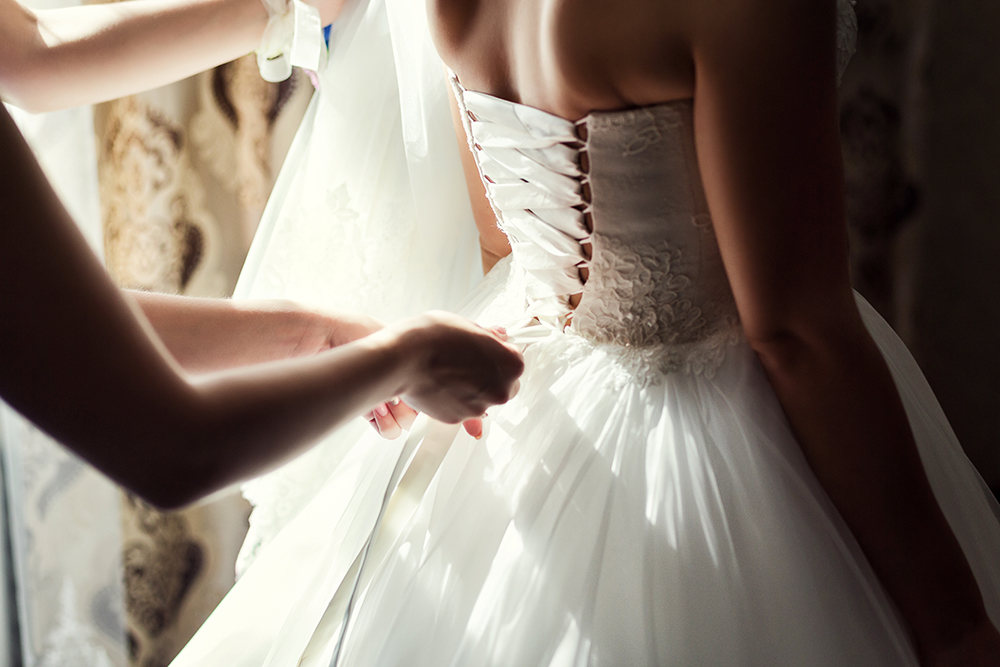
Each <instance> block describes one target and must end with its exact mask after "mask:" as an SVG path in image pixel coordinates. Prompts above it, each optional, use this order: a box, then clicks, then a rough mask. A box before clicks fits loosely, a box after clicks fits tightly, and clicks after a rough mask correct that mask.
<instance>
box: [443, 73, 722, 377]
mask: <svg viewBox="0 0 1000 667" xmlns="http://www.w3.org/2000/svg"><path fill="white" fill-rule="evenodd" d="M456 88H457V91H458V94H459V97H460V102H461V106H462V107H463V109H464V112H465V117H466V121H467V122H466V129H467V131H468V134H469V138H470V145H471V147H472V149H473V152H474V154H475V156H476V161H477V163H478V165H479V168H480V173H481V174H482V177H483V181H484V183H485V184H486V188H487V193H488V196H489V198H490V201H491V203H492V204H493V207H494V209H495V210H496V213H497V216H498V220H499V223H500V226H501V228H502V229H503V230H504V232H505V233H506V234H507V236H508V238H509V240H510V243H511V248H512V250H513V255H514V260H515V261H516V262H517V263H518V264H520V266H522V267H523V268H524V269H525V270H526V271H527V273H528V274H529V283H528V288H527V297H528V301H529V306H528V312H529V314H530V315H532V316H534V317H536V318H538V319H539V320H541V321H543V322H547V323H548V324H549V325H550V326H553V327H554V328H558V329H566V330H567V331H570V332H573V333H576V334H578V335H580V336H582V337H583V338H585V339H587V340H589V341H591V342H593V343H595V344H599V345H610V346H616V347H619V348H623V349H626V350H627V353H628V354H630V355H633V356H638V357H639V358H638V359H637V361H640V362H641V364H640V365H641V366H644V367H648V368H649V369H651V370H654V371H655V372H656V373H669V372H673V371H677V370H688V371H690V370H696V371H708V372H711V371H712V370H713V369H714V367H715V366H716V365H717V363H718V362H719V361H721V359H722V356H723V355H722V354H720V352H721V349H720V348H722V347H723V346H724V344H725V343H727V342H731V341H733V340H735V339H736V338H737V336H736V335H735V332H736V331H737V330H738V320H737V315H736V306H735V303H734V302H733V297H732V293H731V291H730V289H729V284H728V281H727V279H726V274H725V271H724V269H723V266H722V260H721V257H720V255H719V249H718V244H717V242H716V239H715V234H714V231H713V228H712V220H711V216H710V215H709V213H708V207H707V205H706V203H705V197H704V192H703V190H702V185H701V180H700V176H699V173H698V168H697V160H696V157H695V152H694V135H693V132H692V113H691V112H692V107H691V102H690V101H688V100H682V101H678V102H670V103H666V104H661V105H657V106H653V107H647V108H642V109H636V110H628V111H613V112H599V113H591V114H589V115H588V116H587V117H586V118H584V119H583V120H581V121H578V122H576V123H573V122H570V121H568V120H565V119H563V118H559V117H558V116H554V115H552V114H549V113H547V112H544V111H541V110H539V109H535V108H532V107H528V106H524V105H520V104H515V103H512V102H508V101H506V100H501V99H498V98H496V97H493V96H490V95H485V94H482V93H476V92H472V91H465V90H464V89H462V88H461V86H460V85H458V84H457V80H456ZM586 243H590V244H591V250H592V254H591V257H589V258H588V255H587V252H586V249H585V247H584V244H586ZM582 267H587V268H588V269H589V273H590V275H589V278H588V279H587V280H586V281H584V280H583V279H582V278H581V274H580V269H581V268H582ZM575 294H581V295H582V297H581V299H580V302H579V305H578V306H577V307H576V308H575V310H574V309H573V308H571V306H570V296H571V295H575Z"/></svg>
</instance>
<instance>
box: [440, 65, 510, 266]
mask: <svg viewBox="0 0 1000 667" xmlns="http://www.w3.org/2000/svg"><path fill="white" fill-rule="evenodd" d="M449 88H451V86H450V84H449ZM448 99H449V101H450V102H451V119H452V122H453V124H454V126H455V136H456V138H457V140H458V152H459V154H460V155H461V156H462V171H463V172H464V173H465V185H466V188H467V189H468V191H469V203H470V204H471V205H472V217H473V218H475V222H476V229H478V230H479V249H480V252H481V253H482V260H483V273H489V272H490V269H492V268H493V267H494V266H495V265H496V263H497V262H499V261H500V260H501V259H503V258H504V257H506V256H507V255H509V254H510V243H509V242H508V241H507V235H506V234H504V233H503V232H502V231H501V230H500V227H499V226H497V216H496V213H495V212H494V211H493V207H492V206H491V205H490V200H489V199H488V198H487V196H486V186H485V185H484V184H483V179H482V177H480V175H479V167H477V166H476V158H475V157H474V156H473V155H472V151H471V150H469V139H468V137H466V135H465V127H464V126H463V124H462V118H461V115H460V112H459V110H458V103H457V102H456V101H455V96H454V95H453V94H452V91H451V90H449V91H448Z"/></svg>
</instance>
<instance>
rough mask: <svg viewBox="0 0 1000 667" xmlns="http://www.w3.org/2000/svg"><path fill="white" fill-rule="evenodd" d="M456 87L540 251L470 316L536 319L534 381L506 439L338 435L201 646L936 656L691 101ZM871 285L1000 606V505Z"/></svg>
mask: <svg viewBox="0 0 1000 667" xmlns="http://www.w3.org/2000/svg"><path fill="white" fill-rule="evenodd" d="M417 4H418V5H422V3H417ZM367 7H368V9H366V10H365V11H370V10H371V8H372V7H375V4H369V5H367ZM418 13H419V12H418ZM390 14H391V11H390ZM416 15H417V14H410V15H409V16H411V17H415V16H416ZM421 29H426V28H425V27H423V26H421ZM454 85H455V88H456V91H457V94H458V98H459V103H460V108H461V110H462V114H463V117H464V119H465V121H466V129H467V132H468V135H469V139H470V146H471V147H472V149H473V151H474V153H475V155H476V159H477V162H478V164H479V167H480V171H481V173H482V174H483V176H484V180H485V181H486V182H487V188H488V190H489V193H490V199H491V202H492V204H493V205H494V208H495V209H496V211H497V213H498V219H499V220H500V221H501V225H502V227H503V229H504V230H505V232H506V233H507V234H508V236H509V238H510V240H511V244H512V247H513V255H512V259H508V260H505V261H504V262H502V263H501V264H500V265H498V267H497V268H496V269H494V271H492V272H491V273H490V275H489V276H487V278H486V279H485V280H484V281H483V282H482V283H481V284H480V285H479V286H478V288H477V289H476V290H475V292H474V294H473V295H472V296H471V297H470V299H469V300H468V302H467V304H466V306H465V309H464V312H466V313H467V314H469V315H471V316H474V317H476V318H478V319H480V320H481V321H483V322H488V323H500V324H506V325H508V326H509V327H510V328H511V331H512V333H513V335H514V337H515V338H516V339H518V340H522V341H530V344H528V345H527V347H526V349H525V352H524V355H525V362H526V370H525V373H524V376H523V378H522V380H521V390H520V392H519V393H518V395H517V396H516V397H515V398H514V399H513V400H511V401H510V402H509V403H507V404H506V405H504V406H501V407H497V408H493V409H491V410H490V416H489V418H488V419H487V420H486V434H485V437H484V438H483V440H481V441H478V442H477V441H474V440H472V439H471V438H469V437H468V436H467V435H465V434H464V432H461V431H460V430H459V429H458V428H457V427H453V426H445V425H440V424H434V423H430V422H428V421H424V420H422V421H420V422H418V425H417V426H415V428H414V431H413V432H412V433H411V434H410V436H409V437H407V438H405V439H400V440H399V441H396V442H385V441H381V440H380V439H379V438H378V436H377V435H375V434H374V433H370V434H363V435H360V436H358V435H357V432H356V431H354V430H352V429H355V428H358V427H355V426H352V427H350V428H349V429H346V430H344V431H341V432H340V433H339V434H335V435H334V436H331V438H330V439H329V440H328V441H327V442H326V443H324V445H322V446H321V447H322V450H321V451H323V452H325V453H324V454H317V455H316V458H315V459H314V463H315V465H316V468H315V469H316V470H319V471H320V472H318V473H316V474H314V476H313V477H316V476H319V477H322V483H321V484H317V483H315V482H312V483H311V485H310V487H309V490H308V491H307V492H303V493H302V495H301V496H300V497H299V498H298V499H297V500H295V501H293V502H290V503H286V505H290V506H291V509H288V510H286V511H285V513H284V515H283V518H280V519H273V518H272V523H275V524H283V527H281V528H280V530H279V531H277V532H276V534H275V535H274V536H273V537H272V538H269V539H267V538H260V537H256V538H253V539H252V543H255V544H257V545H258V546H260V545H263V544H264V543H265V542H267V544H266V546H263V548H259V549H258V551H259V555H258V556H257V558H256V561H255V562H254V563H253V565H252V566H251V567H249V568H248V570H247V572H246V573H245V574H244V576H243V577H242V578H241V580H240V581H239V582H238V583H237V585H236V586H235V588H234V589H233V591H232V592H231V593H230V595H229V596H228V597H227V598H226V599H225V600H224V601H223V602H222V604H221V605H220V607H219V608H218V610H217V611H216V612H215V614H213V616H212V617H211V618H210V619H209V620H208V622H207V623H206V624H205V626H204V627H203V628H202V630H200V631H199V633H198V634H197V635H196V636H195V638H194V639H193V640H192V642H191V643H190V644H189V645H188V647H187V648H185V650H184V651H183V652H182V654H181V655H180V656H179V657H178V658H177V660H176V661H175V662H174V665H175V667H181V666H185V667H186V666H187V665H226V666H243V665H247V666H249V665H253V666H255V667H259V666H262V665H263V666H267V667H274V666H281V667H292V666H295V665H322V666H323V667H325V666H326V665H329V664H331V661H332V660H333V659H334V657H335V656H336V658H337V662H336V664H338V665H343V666H348V665H349V666H352V667H355V666H356V667H372V666H380V665H406V666H418V665H419V666H428V667H430V666H434V667H442V666H448V665H451V666H456V667H457V666H466V665H476V666H479V665H518V666H522V665H524V666H541V665H545V666H550V667H556V666H559V667H562V666H566V667H570V666H573V667H576V666H582V665H629V666H632V665H767V666H771V665H830V666H837V667H841V666H844V665H916V657H915V655H914V652H913V649H912V646H911V644H910V641H909V639H908V636H907V634H906V631H905V629H904V627H903V625H902V623H901V620H900V617H899V614H898V612H897V611H896V609H895V608H894V607H893V604H892V603H891V601H890V600H889V599H888V597H887V596H886V594H885V591H884V590H883V589H882V587H881V585H880V583H879V582H878V580H877V579H876V577H875V576H874V575H873V573H872V572H871V569H870V567H869V565H868V563H867V562H866V560H865V558H864V556H863V555H862V553H861V551H860V550H859V548H858V545H857V543H856V542H855V540H854V538H853V537H852V535H851V534H850V532H849V531H848V530H847V528H846V526H845V525H844V523H843V521H842V520H841V518H840V517H839V515H838V514H837V512H836V510H835V509H834V508H833V506H832V505H831V503H830V501H829V499H828V498H827V496H826V494H825V493H824V491H823V489H822V488H821V487H820V486H819V484H818V483H817V481H816V480H815V478H814V476H813V474H812V472H811V470H810V468H809V466H808V465H807V463H806V461H805V460H804V457H803V455H802V452H801V451H800V448H799V446H798V444H797V443H796V441H795V439H794V437H793V436H792V433H791V431H790V429H789V426H788V424H787V421H786V419H785V416H784V414H783V412H782V408H781V406H780V405H779V403H778V401H777V399H776V397H775V395H774V392H773V390H772V388H771V386H770V384H769V382H768V381H767V378H766V377H765V375H764V373H763V371H762V369H761V366H760V364H759V363H758V361H757V358H756V356H755V354H754V353H753V351H752V350H751V349H750V348H749V346H748V345H747V344H746V342H745V340H744V339H743V337H742V334H741V330H740V326H739V321H738V319H737V313H736V309H735V305H734V303H733V298H732V295H731V292H730V290H729V286H728V282H727V280H726V275H725V272H724V270H723V266H722V263H721V259H720V256H719V251H718V246H717V244H716V241H715V236H714V233H713V230H712V221H711V217H710V216H709V214H708V210H707V206H706V204H705V200H704V195H703V192H702V187H701V181H700V178H699V171H698V165H697V159H696V156H695V151H694V145H693V133H692V115H691V102H690V101H678V102H671V103H667V104H661V105H656V106H651V107H646V108H640V109H634V110H628V111H617V112H601V113H592V114H590V115H588V116H587V117H586V118H585V119H583V120H582V121H580V122H577V123H572V122H569V121H567V120H564V119H562V118H559V117H556V116H553V115H551V114H548V113H546V112H543V111H540V110H537V109H533V108H530V107H527V106H523V105H519V104H515V103H511V102H507V101H504V100H501V99H498V98H495V97H492V96H489V95H485V94H481V93H476V92H470V91H465V90H463V89H462V88H461V86H460V85H459V84H458V82H457V81H455V82H454ZM317 130H318V126H317V128H316V129H314V139H315V136H316V135H315V132H316V131H317ZM584 153H585V154H586V156H585V157H582V156H583V154H584ZM584 168H586V173H584V171H585V170H584ZM589 224H592V226H593V231H592V232H589V231H588V226H589ZM314 241H315V239H314ZM588 241H589V242H590V243H592V244H593V259H592V260H589V261H588V260H587V259H586V258H585V256H584V254H583V250H582V247H581V244H582V243H584V242H588ZM299 259H300V258H296V261H298V260H299ZM290 260H291V258H288V260H286V261H290ZM582 265H586V266H588V268H589V270H590V276H589V279H588V280H587V282H586V284H582V283H581V281H580V277H579V272H578V267H580V266H582ZM307 268H308V267H307ZM419 279H422V276H421V274H419V273H416V274H414V277H413V280H415V281H416V280H419ZM325 287H326V288H332V287H333V286H331V285H326V286H325ZM318 288H319V287H317V289H318ZM581 291H582V293H583V297H582V300H581V302H580V305H579V306H578V307H577V308H576V310H575V311H571V310H570V308H569V306H568V299H567V297H568V295H570V294H576V293H579V292H581ZM858 302H859V304H858V305H859V308H860V309H861V312H862V315H863V317H864V320H865V323H866V324H867V326H868V328H869V330H870V331H871V333H872V336H873V337H874V339H875V341H876V343H877V344H878V346H879V348H880V349H881V350H882V352H883V355H884V356H885V358H886V361H887V362H888V364H889V366H890V369H891V371H892V373H893V377H894V379H895V380H896V383H897V386H898V388H899V392H900V395H901V397H902V400H903V403H904V405H905V408H906V412H907V415H908V417H909V420H910V424H911V426H912V429H913V432H914V435H915V437H916V441H917V446H918V448H919V450H920V455H921V458H922V460H923V463H924V467H925V469H926V471H927V474H928V477H929V478H930V481H931V485H932V487H933V489H934V492H935V495H936V497H937V499H938V502H939V503H940V504H941V507H942V509H943V510H944V513H945V515H946V517H947V519H948V521H949V522H950V524H951V526H952V528H953V529H954V531H955V533H956V535H957V536H958V539H959V542H960V543H961V545H962V548H963V549H964V551H965V554H966V556H967V558H968V560H969V562H970V564H971V566H972V569H973V571H974V573H975V576H976V579H977V581H978V583H979V585H980V588H981V590H982V592H983V595H984V597H985V600H986V604H987V608H988V611H989V613H990V616H991V618H992V619H993V620H994V622H1000V524H998V522H997V516H996V513H995V503H993V501H992V500H991V498H990V496H989V495H988V492H987V491H986V490H985V487H984V486H983V484H982V482H981V480H980V478H979V477H978V476H977V474H976V472H975V471H974V469H973V468H972V466H971V465H970V463H969V462H968V460H967V459H966V458H965V456H964V455H963V454H962V451H961V449H960V447H959V444H958V442H957V441H956V439H955V437H954V435H953V433H952V431H951V429H950V428H949V426H948V423H947V420H946V419H945V417H944V415H943V413H942V412H941V409H940V407H939V406H938V404H937V402H936V400H935V399H934V396H933V394H932V393H931V391H930V389H929V387H928V385H927V383H926V382H925V380H924V378H923V376H922V375H921V373H920V370H919V369H918V368H917V366H916V365H915V363H914V361H913V359H912V358H911V357H910V355H909V353H908V352H907V350H906V348H905V347H904V346H903V344H902V343H901V342H900V341H899V339H898V338H897V337H896V336H895V334H894V333H893V332H892V330H891V329H890V328H889V327H888V325H887V324H886V323H885V322H884V321H883V320H882V319H881V318H880V317H879V316H878V315H877V314H876V313H875V312H874V311H873V310H872V309H871V308H870V307H869V306H868V305H867V304H866V303H865V302H864V301H863V300H861V299H860V298H859V299H858ZM316 462H322V463H323V465H319V463H316ZM301 478H303V479H306V478H308V475H306V474H305V473H302V474H301ZM287 479H288V478H286V482H285V483H286V484H287ZM265 486H266V485H265ZM278 486H280V484H279V485H278ZM273 488H274V484H273V483H272V489H273ZM282 497H284V496H282V494H280V493H277V494H275V493H273V491H272V496H271V497H270V499H268V500H266V503H265V504H267V503H270V504H271V505H272V506H275V507H277V506H280V505H281V502H282V501H281V498H282ZM384 501H385V502H384ZM273 516H274V515H273V514H272V517H273ZM380 516H381V517H383V518H381V519H380ZM376 525H377V526H378V530H376V531H374V538H373V539H370V537H371V536H372V535H373V528H374V527H376ZM254 540H257V541H256V542H254ZM345 624H346V625H345ZM345 627H346V630H345Z"/></svg>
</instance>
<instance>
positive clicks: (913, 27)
mask: <svg viewBox="0 0 1000 667" xmlns="http://www.w3.org/2000/svg"><path fill="white" fill-rule="evenodd" d="M856 9H857V13H858V24H859V33H860V35H859V42H858V53H857V55H856V56H855V59H854V61H853V62H852V63H851V66H850V67H849V69H848V72H847V74H846V75H845V80H844V84H843V86H842V88H841V96H842V109H841V128H842V132H843V137H844V157H845V166H846V174H847V203H848V206H847V212H848V222H849V225H850V228H851V241H852V262H853V270H854V278H855V283H856V287H857V288H858V290H859V291H861V292H862V294H864V295H865V296H866V297H867V298H868V299H869V300H870V301H871V302H872V303H873V305H875V306H876V307H877V308H878V309H879V310H880V311H881V312H882V313H883V315H884V316H885V317H886V318H887V319H888V320H889V321H890V322H891V323H892V324H893V326H894V327H895V328H896V329H897V331H899V332H900V334H901V335H902V336H903V338H904V340H905V341H906V342H907V344H908V345H909V347H910V349H911V350H912V351H913V353H914V355H915V356H916V357H917V360H918V361H919V362H920V365H921V367H922V368H923V370H924V372H925V374H926V375H927V378H928V380H929V381H930V383H931V385H932V386H933V387H934V389H935V392H936V393H937V395H938V398H939V400H940V401H941V404H942V406H943V407H944V409H945V412H946V413H947V414H948V417H949V419H950V420H951V423H952V426H953V427H954V429H955V431H956V433H957V434H958V436H959V439H960V440H961V441H962V443H963V446H964V447H965V448H966V451H967V453H968V454H969V456H970V458H972V460H973V462H975V463H976V465H977V466H978V467H979V469H980V472H981V473H982V474H983V476H984V477H985V478H986V480H987V482H989V483H990V484H991V486H993V487H994V488H995V489H996V488H998V487H1000V446H998V434H1000V349H998V346H1000V224H998V223H1000V220H998V218H1000V5H998V4H997V3H991V2H982V1H981V0H858V4H857V7H856Z"/></svg>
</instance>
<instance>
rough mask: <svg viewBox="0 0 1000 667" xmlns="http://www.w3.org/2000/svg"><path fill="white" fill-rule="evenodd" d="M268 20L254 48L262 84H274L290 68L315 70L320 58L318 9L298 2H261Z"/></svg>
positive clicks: (320, 36) (269, 0)
mask: <svg viewBox="0 0 1000 667" xmlns="http://www.w3.org/2000/svg"><path fill="white" fill-rule="evenodd" d="M261 2H263V3H264V7H265V8H266V9H267V13H268V16H270V18H269V19H268V21H267V27H266V28H264V37H263V38H262V39H261V42H260V48H258V49H257V67H258V68H260V76H261V78H263V79H264V80H265V81H269V82H271V83H277V82H279V81H284V80H285V79H287V78H288V77H289V76H291V75H292V67H301V68H303V69H306V70H310V71H313V72H315V71H317V70H318V69H319V67H320V63H321V61H322V57H323V50H324V49H323V46H324V45H323V25H322V23H323V22H322V20H321V19H320V16H319V10H318V9H316V8H315V7H312V6H310V5H307V4H306V3H304V2H302V0H261Z"/></svg>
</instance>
